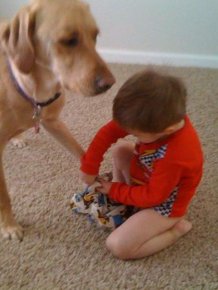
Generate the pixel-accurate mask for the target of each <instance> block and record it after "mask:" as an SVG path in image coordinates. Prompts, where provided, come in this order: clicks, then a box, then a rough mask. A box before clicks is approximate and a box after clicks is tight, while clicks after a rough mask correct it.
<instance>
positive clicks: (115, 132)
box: [81, 117, 203, 217]
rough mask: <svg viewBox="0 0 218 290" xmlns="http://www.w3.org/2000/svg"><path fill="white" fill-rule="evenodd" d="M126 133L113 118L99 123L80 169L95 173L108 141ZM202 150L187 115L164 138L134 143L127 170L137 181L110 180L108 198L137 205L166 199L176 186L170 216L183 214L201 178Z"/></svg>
mask: <svg viewBox="0 0 218 290" xmlns="http://www.w3.org/2000/svg"><path fill="white" fill-rule="evenodd" d="M126 135H128V133H127V132H126V131H125V130H124V129H122V128H121V127H120V126H119V125H118V124H117V123H116V122H115V121H110V122H109V123H108V124H106V125H105V126H103V127H102V128H101V129H100V130H99V131H98V133H97V134H96V136H95V137H94V139H93V141H92V142H91V144H90V146H89V148H88V150H87V152H86V154H85V155H84V156H83V158H82V162H81V170H82V171H83V172H85V173H87V174H91V175H97V174H98V171H99V167H100V164H101V162H102V160H103V155H104V153H105V152H106V151H107V149H108V148H109V147H110V146H111V144H113V143H115V142H116V141H117V140H118V139H119V138H123V137H125V136H126ZM202 167H203V154H202V150H201V145H200V141H199V138H198V136H197V133H196V131H195V129H194V128H193V126H192V124H191V122H190V120H189V118H188V117H185V125H184V127H183V128H182V129H180V130H179V131H177V132H176V133H174V134H172V135H170V136H169V137H167V138H166V139H164V140H159V141H156V142H153V143H149V144H144V143H137V144H136V147H135V154H134V157H133V159H132V161H131V168H130V174H131V176H132V178H133V181H134V180H137V181H140V182H139V183H141V185H127V184H125V183H121V182H114V183H113V184H112V187H111V190H110V192H109V196H110V198H111V199H113V200H115V201H117V202H120V203H123V204H126V205H133V206H136V207H141V208H149V207H155V206H158V205H160V204H162V203H164V202H166V201H167V200H168V199H169V198H170V196H171V194H172V193H173V192H175V190H176V196H175V198H174V200H173V204H172V208H171V210H170V216H171V217H179V216H183V215H184V214H185V213H186V211H187V207H188V205H189V203H190V201H191V199H192V197H193V195H194V193H195V191H196V188H197V186H198V184H199V182H200V180H201V176H202Z"/></svg>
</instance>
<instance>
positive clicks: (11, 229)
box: [1, 223, 24, 241]
mask: <svg viewBox="0 0 218 290" xmlns="http://www.w3.org/2000/svg"><path fill="white" fill-rule="evenodd" d="M1 233H2V236H3V238H4V239H8V240H11V239H17V240H19V241H22V240H23V234H24V231H23V228H22V227H21V226H20V225H19V224H17V223H14V224H13V225H7V226H3V227H2V228H1Z"/></svg>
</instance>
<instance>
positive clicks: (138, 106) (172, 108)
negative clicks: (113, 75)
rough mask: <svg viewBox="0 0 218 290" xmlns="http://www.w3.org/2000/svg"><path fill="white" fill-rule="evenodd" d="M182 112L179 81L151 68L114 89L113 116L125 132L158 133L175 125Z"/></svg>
mask: <svg viewBox="0 0 218 290" xmlns="http://www.w3.org/2000/svg"><path fill="white" fill-rule="evenodd" d="M185 114H186V88H185V85H184V84H183V82H182V81H181V80H180V79H178V78H176V77H174V76H170V75H164V74H161V73H159V72H156V71H154V70H147V71H142V72H139V73H137V74H135V75H133V76H132V77H131V78H129V79H128V80H127V81H126V82H125V83H124V84H123V86H122V87H121V88H120V90H119V91H118V93H117V95H116V97H115V99H114V103H113V118H114V120H115V121H117V122H118V123H119V124H120V126H121V127H123V128H125V129H126V130H129V131H136V132H144V133H152V134H159V133H163V132H165V130H166V129H167V128H171V127H172V126H174V125H176V124H179V123H180V122H181V121H182V120H183V119H184V116H185Z"/></svg>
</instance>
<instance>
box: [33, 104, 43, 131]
mask: <svg viewBox="0 0 218 290" xmlns="http://www.w3.org/2000/svg"><path fill="white" fill-rule="evenodd" d="M41 112H42V108H41V106H39V105H37V106H35V108H34V111H33V117H32V118H33V121H34V123H35V125H34V127H35V132H36V133H39V130H40V121H41Z"/></svg>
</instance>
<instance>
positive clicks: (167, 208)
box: [153, 188, 178, 216]
mask: <svg viewBox="0 0 218 290" xmlns="http://www.w3.org/2000/svg"><path fill="white" fill-rule="evenodd" d="M177 193H178V188H175V189H174V190H173V192H172V193H171V195H170V197H169V198H168V199H167V200H166V201H164V202H163V203H161V204H160V205H157V206H154V207H153V209H154V210H155V211H156V212H158V213H159V214H161V215H162V216H169V215H170V214H171V211H172V208H173V204H174V201H175V199H176V196H177Z"/></svg>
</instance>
